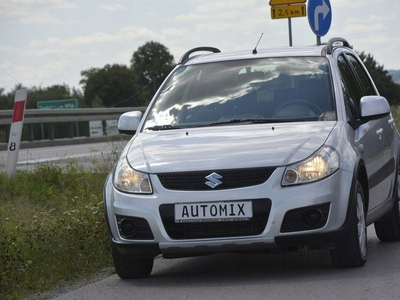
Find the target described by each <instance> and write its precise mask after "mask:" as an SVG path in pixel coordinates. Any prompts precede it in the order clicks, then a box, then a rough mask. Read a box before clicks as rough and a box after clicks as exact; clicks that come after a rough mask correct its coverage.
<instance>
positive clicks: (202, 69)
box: [104, 38, 400, 278]
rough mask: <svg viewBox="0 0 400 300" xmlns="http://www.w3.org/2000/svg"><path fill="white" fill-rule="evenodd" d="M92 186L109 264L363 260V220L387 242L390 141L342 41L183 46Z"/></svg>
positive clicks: (393, 233) (388, 122)
mask: <svg viewBox="0 0 400 300" xmlns="http://www.w3.org/2000/svg"><path fill="white" fill-rule="evenodd" d="M118 128H119V130H120V132H122V133H128V134H132V135H133V137H132V139H131V140H130V141H129V142H128V143H127V145H126V147H125V149H124V150H123V151H122V153H121V156H120V158H119V161H118V162H117V164H116V165H115V167H114V168H113V170H112V172H111V173H110V175H109V176H108V179H107V181H106V184H105V187H104V204H105V210H106V218H107V222H108V226H109V231H110V235H111V245H112V256H113V260H114V265H115V269H116V271H117V274H118V275H119V276H120V277H121V278H137V277H145V276H148V275H150V273H151V271H152V268H153V261H154V258H155V257H156V256H160V255H161V256H163V257H165V258H179V257H188V256H196V255H207V254H213V253H224V252H252V253H254V252H260V253H264V252H268V251H274V250H279V251H286V250H296V249H304V248H305V249H309V250H312V249H327V250H329V251H330V253H331V257H332V262H333V264H334V265H335V266H337V267H358V266H362V265H364V263H365V262H366V258H367V226H368V225H370V224H372V223H374V226H375V230H376V234H377V236H378V238H379V239H380V240H381V241H397V240H400V217H399V198H398V185H399V183H398V176H397V175H398V171H399V170H398V169H399V135H398V132H397V130H396V126H395V123H394V120H393V118H392V115H391V113H390V107H389V104H388V101H387V100H386V99H385V98H384V97H382V96H380V95H379V92H378V90H377V88H376V86H375V85H374V82H373V80H372V79H371V77H370V75H369V74H368V72H367V70H366V68H365V66H364V65H363V63H362V61H361V60H360V58H359V57H358V55H357V54H356V53H355V52H354V51H353V50H352V49H351V47H350V45H349V43H348V42H347V41H346V40H345V39H342V38H333V39H331V40H329V42H328V44H327V45H325V46H311V47H286V48H279V49H270V50H256V49H255V50H253V51H251V50H249V51H246V52H241V53H221V52H220V51H219V50H218V49H216V48H212V47H200V48H195V49H192V50H190V51H189V52H187V53H186V54H185V55H184V56H183V57H182V58H181V60H180V61H179V63H178V64H177V66H176V67H175V69H174V70H173V71H172V72H171V74H170V75H169V76H168V77H167V79H166V80H165V82H164V83H163V84H162V85H161V87H160V89H159V90H158V91H157V93H156V94H155V96H154V98H153V100H152V101H151V103H150V104H149V106H148V108H147V110H146V112H145V113H144V114H142V113H141V112H139V111H133V112H128V113H125V114H123V115H122V116H121V117H120V120H119V123H118Z"/></svg>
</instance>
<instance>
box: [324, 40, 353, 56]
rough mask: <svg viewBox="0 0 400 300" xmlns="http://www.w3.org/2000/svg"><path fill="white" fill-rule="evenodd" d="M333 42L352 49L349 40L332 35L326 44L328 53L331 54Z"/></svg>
mask: <svg viewBox="0 0 400 300" xmlns="http://www.w3.org/2000/svg"><path fill="white" fill-rule="evenodd" d="M335 43H342V45H343V47H347V48H350V49H353V47H352V46H350V44H349V42H348V41H347V40H345V39H344V38H341V37H333V38H331V39H329V41H328V44H327V46H326V47H327V49H326V51H327V53H328V54H332V51H333V47H334V44H335Z"/></svg>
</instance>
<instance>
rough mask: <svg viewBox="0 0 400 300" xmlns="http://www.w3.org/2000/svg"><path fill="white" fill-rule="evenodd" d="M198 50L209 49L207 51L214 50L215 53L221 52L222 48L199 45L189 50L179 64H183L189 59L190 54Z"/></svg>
mask: <svg viewBox="0 0 400 300" xmlns="http://www.w3.org/2000/svg"><path fill="white" fill-rule="evenodd" d="M198 51H207V52H213V53H219V52H221V50H219V49H217V48H214V47H197V48H193V49H191V50H189V51H188V52H186V53H185V54H184V55H183V56H182V57H181V59H180V60H179V62H178V65H180V64H182V63H183V62H185V61H187V60H188V59H189V56H190V54H192V53H194V52H198Z"/></svg>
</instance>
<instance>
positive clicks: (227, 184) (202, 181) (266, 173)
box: [157, 168, 275, 191]
mask: <svg viewBox="0 0 400 300" xmlns="http://www.w3.org/2000/svg"><path fill="white" fill-rule="evenodd" d="M274 171H275V168H252V169H234V170H213V171H196V172H176V173H159V174H157V176H158V179H159V180H160V182H161V184H162V186H163V187H164V188H166V189H170V190H182V191H189V190H192V191H193V190H196V191H203V190H222V189H233V188H241V187H247V186H253V185H258V184H262V183H264V182H266V181H267V180H268V178H269V177H270V176H271V174H272V173H273V172H274ZM213 172H215V173H218V174H219V175H221V176H222V178H221V179H220V180H221V182H222V184H220V185H218V186H216V187H214V188H211V187H210V186H208V185H207V184H206V181H207V179H206V176H208V175H210V174H211V173H213Z"/></svg>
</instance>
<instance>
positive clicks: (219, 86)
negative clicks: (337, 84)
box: [144, 57, 336, 130]
mask: <svg viewBox="0 0 400 300" xmlns="http://www.w3.org/2000/svg"><path fill="white" fill-rule="evenodd" d="M334 109H335V108H334V104H333V97H332V88H331V78H330V73H329V65H328V61H327V59H326V58H323V57H286V58H264V59H247V60H239V61H237V60H236V61H223V62H213V63H205V64H195V65H189V66H181V67H178V68H177V69H176V70H175V71H174V73H173V74H172V75H171V76H170V78H169V79H168V81H167V82H165V84H164V85H163V88H162V90H161V91H160V93H159V94H158V96H157V99H156V100H155V102H154V103H153V106H152V109H151V110H150V113H149V115H148V117H147V119H146V122H145V125H144V130H165V129H177V128H188V127H200V126H216V125H234V124H240V123H243V124H244V123H246V124H254V123H264V122H265V123H269V122H294V121H295V122H298V121H326V120H329V121H332V120H336V113H335V110H334Z"/></svg>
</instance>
